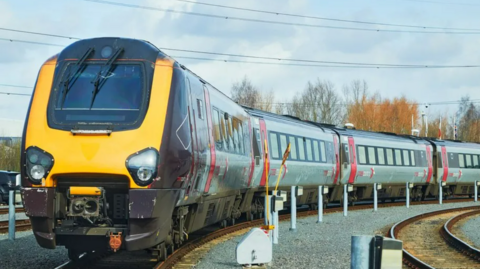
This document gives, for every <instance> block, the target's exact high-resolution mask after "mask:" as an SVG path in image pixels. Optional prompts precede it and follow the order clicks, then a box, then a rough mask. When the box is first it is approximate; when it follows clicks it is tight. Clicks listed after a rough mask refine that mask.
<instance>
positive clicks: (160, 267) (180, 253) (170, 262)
mask: <svg viewBox="0 0 480 269" xmlns="http://www.w3.org/2000/svg"><path fill="white" fill-rule="evenodd" d="M465 200H467V201H471V200H472V199H470V198H468V199H456V200H446V201H444V202H445V203H457V202H466V201H465ZM436 203H438V201H437V200H431V201H418V202H412V203H411V204H412V205H423V204H436ZM395 206H405V202H394V203H387V204H380V205H378V207H395ZM372 208H373V207H372V204H366V205H355V206H352V207H349V211H356V210H364V209H372ZM474 208H478V206H474ZM447 210H451V209H447ZM454 210H457V209H454ZM342 211H343V207H334V208H327V209H324V213H325V214H330V213H338V212H342ZM317 214H318V210H312V211H303V212H298V213H297V218H300V217H307V216H313V215H317ZM289 219H290V214H284V215H280V216H279V220H280V221H285V220H289ZM263 223H264V219H263V218H262V219H258V220H253V221H248V222H242V223H240V224H236V225H233V226H230V227H227V228H223V229H220V230H217V231H214V232H212V233H210V234H207V235H205V236H203V237H200V238H197V239H195V240H192V241H189V242H187V243H186V244H185V245H183V246H181V247H180V248H179V249H177V250H176V251H174V252H173V253H172V254H170V256H168V257H167V259H166V260H165V261H162V262H160V263H158V264H157V265H156V266H155V267H154V268H155V269H172V268H173V267H174V266H175V264H176V263H177V262H179V261H180V260H181V259H182V258H183V257H185V255H187V254H188V253H190V252H191V251H193V250H194V249H196V248H198V247H200V246H202V245H204V244H206V243H208V242H210V241H213V240H214V239H217V238H219V237H222V236H226V235H228V234H230V233H233V232H236V231H239V230H242V229H246V228H251V227H255V226H260V225H262V224H263ZM419 268H433V267H419Z"/></svg>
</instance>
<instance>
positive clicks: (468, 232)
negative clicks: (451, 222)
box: [460, 216, 480, 248]
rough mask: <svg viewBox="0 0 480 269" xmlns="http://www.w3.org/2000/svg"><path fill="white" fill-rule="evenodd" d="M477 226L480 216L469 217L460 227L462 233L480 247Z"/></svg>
mask: <svg viewBox="0 0 480 269" xmlns="http://www.w3.org/2000/svg"><path fill="white" fill-rule="evenodd" d="M478 227H480V216H477V217H474V218H470V219H469V220H467V221H466V222H465V223H464V224H463V225H462V226H461V227H460V230H461V231H462V233H463V234H464V235H465V236H466V237H467V238H468V239H470V240H471V241H472V242H473V244H474V245H475V247H476V248H480V233H479V232H478V231H479V230H478Z"/></svg>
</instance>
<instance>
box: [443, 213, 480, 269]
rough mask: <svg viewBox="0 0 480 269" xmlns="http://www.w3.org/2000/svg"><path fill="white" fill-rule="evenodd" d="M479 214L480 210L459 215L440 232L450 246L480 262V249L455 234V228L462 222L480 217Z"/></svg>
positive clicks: (449, 221) (450, 220)
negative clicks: (472, 217)
mask: <svg viewBox="0 0 480 269" xmlns="http://www.w3.org/2000/svg"><path fill="white" fill-rule="evenodd" d="M479 214H480V210H474V211H470V212H467V213H463V214H460V215H457V216H455V217H453V218H451V219H449V220H448V221H447V222H446V223H445V225H443V227H442V229H441V230H440V234H441V235H442V237H443V238H444V239H445V241H446V242H447V243H448V244H450V246H452V247H454V248H456V249H457V250H458V251H460V252H461V253H462V254H464V255H466V256H467V257H469V258H471V259H473V260H476V261H480V249H477V248H475V247H473V246H472V245H470V244H469V243H467V242H465V241H463V240H462V239H460V238H459V237H457V236H455V234H454V233H453V227H454V226H455V224H456V223H457V222H459V221H460V220H462V219H465V218H468V217H471V216H474V215H479Z"/></svg>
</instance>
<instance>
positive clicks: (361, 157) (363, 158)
mask: <svg viewBox="0 0 480 269" xmlns="http://www.w3.org/2000/svg"><path fill="white" fill-rule="evenodd" d="M357 149H358V162H359V163H360V164H366V163H367V155H366V153H365V147H364V146H358V148H357Z"/></svg>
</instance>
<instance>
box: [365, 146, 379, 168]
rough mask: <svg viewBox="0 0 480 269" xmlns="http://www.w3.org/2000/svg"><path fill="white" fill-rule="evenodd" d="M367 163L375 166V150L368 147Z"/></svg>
mask: <svg viewBox="0 0 480 269" xmlns="http://www.w3.org/2000/svg"><path fill="white" fill-rule="evenodd" d="M367 149H368V163H369V164H377V159H376V158H375V148H372V147H368V148H367Z"/></svg>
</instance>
